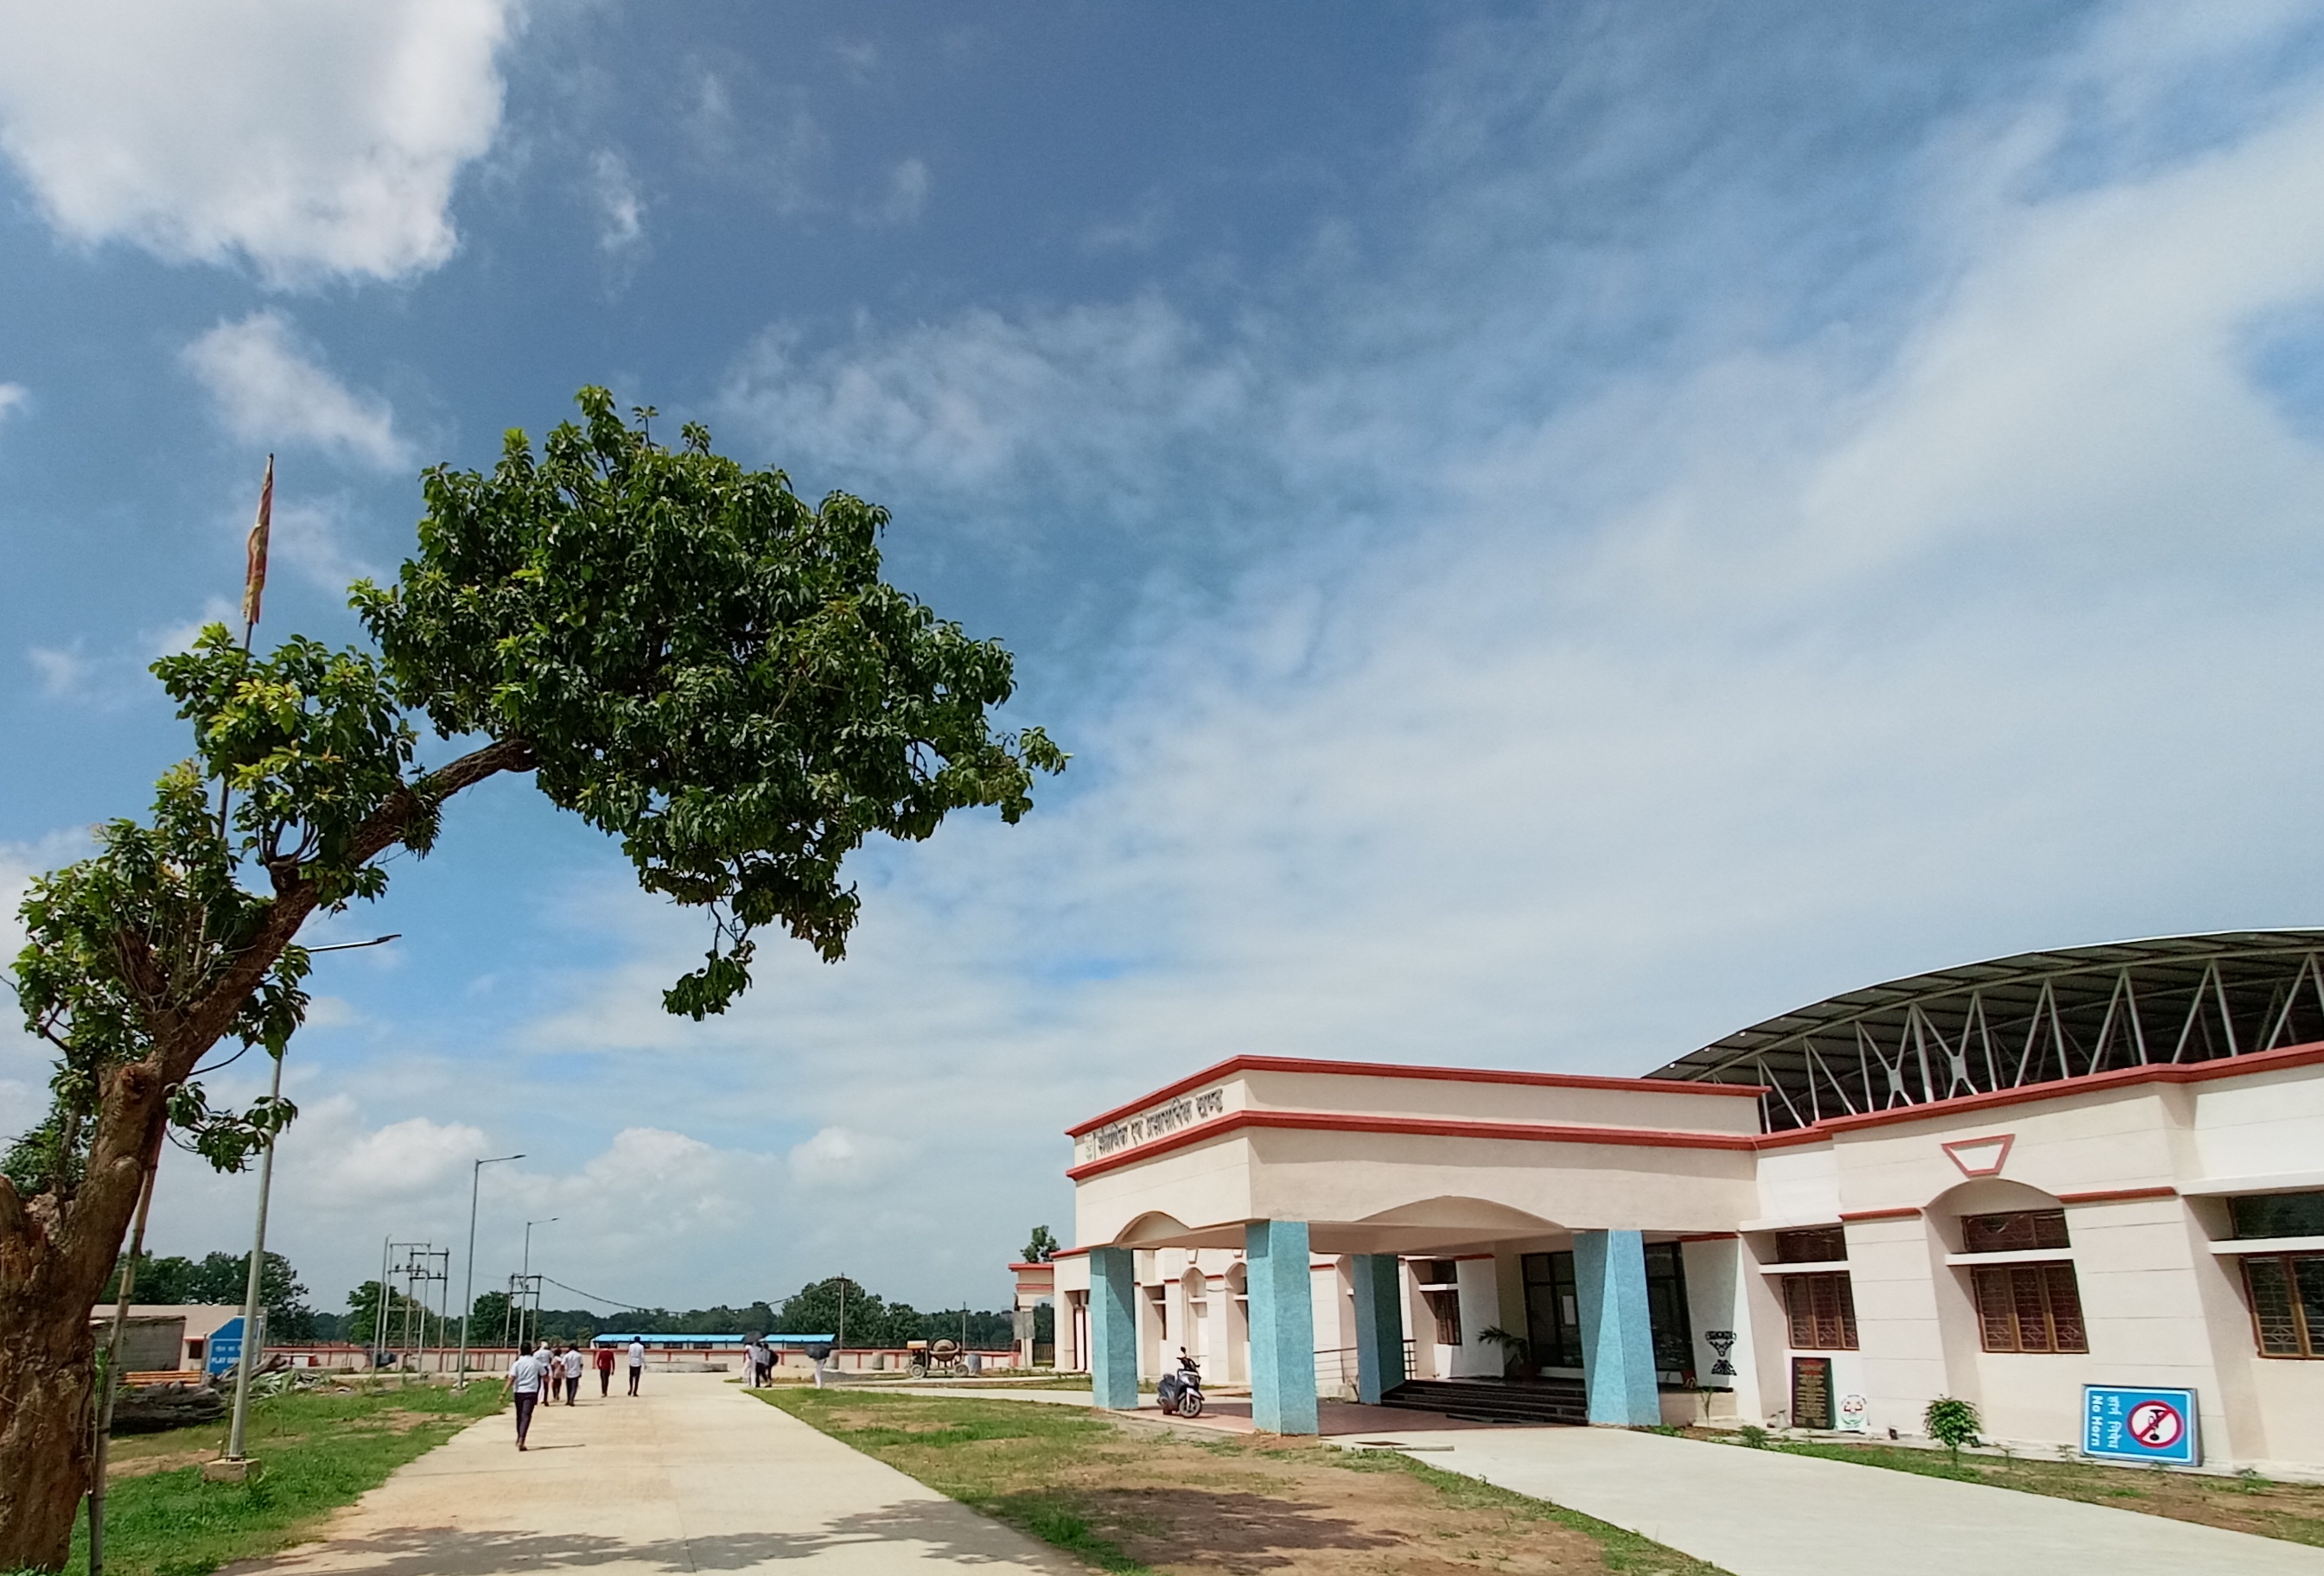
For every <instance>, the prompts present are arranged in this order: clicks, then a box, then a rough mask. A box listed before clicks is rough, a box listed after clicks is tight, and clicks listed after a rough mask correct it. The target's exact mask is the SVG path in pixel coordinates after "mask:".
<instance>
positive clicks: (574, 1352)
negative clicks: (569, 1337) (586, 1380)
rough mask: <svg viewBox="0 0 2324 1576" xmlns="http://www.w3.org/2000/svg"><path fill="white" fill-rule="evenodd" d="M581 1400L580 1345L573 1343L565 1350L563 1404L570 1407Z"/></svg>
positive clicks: (577, 1342) (576, 1342)
mask: <svg viewBox="0 0 2324 1576" xmlns="http://www.w3.org/2000/svg"><path fill="white" fill-rule="evenodd" d="M580 1398H581V1343H580V1342H579V1341H575V1342H574V1343H573V1344H572V1345H570V1346H568V1347H567V1348H566V1349H565V1404H566V1405H567V1406H570V1405H573V1404H574V1403H575V1402H576V1401H578V1400H580Z"/></svg>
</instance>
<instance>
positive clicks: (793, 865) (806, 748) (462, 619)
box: [0, 389, 1066, 1198]
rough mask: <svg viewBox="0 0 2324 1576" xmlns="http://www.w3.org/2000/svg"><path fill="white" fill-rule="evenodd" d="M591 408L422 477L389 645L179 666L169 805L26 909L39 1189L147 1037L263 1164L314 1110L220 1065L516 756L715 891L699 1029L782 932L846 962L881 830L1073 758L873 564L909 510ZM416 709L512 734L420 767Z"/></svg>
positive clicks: (79, 1168)
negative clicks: (344, 927)
mask: <svg viewBox="0 0 2324 1576" xmlns="http://www.w3.org/2000/svg"><path fill="white" fill-rule="evenodd" d="M579 403H580V405H581V408H582V410H583V413H584V421H583V423H582V424H580V425H577V426H576V425H573V424H567V425H563V426H559V427H558V428H557V429H555V430H554V431H552V432H551V433H550V434H549V438H548V440H547V442H546V445H545V446H544V449H543V452H542V454H541V455H540V456H539V457H538V458H536V456H534V454H533V453H532V450H531V448H530V445H529V444H528V442H527V441H526V439H525V438H524V436H523V434H521V433H519V432H512V433H511V434H510V435H509V437H508V442H507V446H506V448H505V451H504V453H503V457H502V460H501V462H500V464H499V465H498V466H497V467H495V468H494V470H493V472H492V474H491V475H480V474H477V473H475V472H455V471H452V470H450V469H448V468H446V467H441V466H439V467H438V468H436V469H435V470H432V471H430V472H429V474H428V475H427V476H426V478H425V481H424V491H425V498H426V502H427V515H426V518H425V519H423V520H422V521H421V522H420V543H419V553H418V556H417V557H416V558H412V559H410V560H409V561H407V562H406V563H405V564H404V565H403V566H402V568H401V573H400V574H399V576H397V578H396V580H395V582H394V584H393V585H391V586H388V587H385V588H382V587H379V586H376V585H371V584H370V583H368V582H365V583H363V584H361V585H357V586H355V588H354V589H353V598H354V603H355V607H356V609H357V611H358V612H359V613H361V615H362V617H363V620H364V623H365V625H366V626H367V627H368V628H369V630H370V631H371V632H372V634H373V635H374V637H375V638H376V640H377V641H378V642H379V646H380V650H381V653H382V654H381V655H378V656H374V655H373V654H372V653H370V652H366V651H364V650H355V649H347V650H332V649H330V648H327V647H326V646H324V645H322V644H320V643H319V642H317V641H311V640H309V639H307V638H305V637H303V636H296V635H294V636H292V637H291V638H290V639H288V640H286V641H283V642H282V643H281V645H280V646H278V647H276V648H275V649H274V650H272V651H263V652H257V653H253V652H249V651H245V650H243V648H242V646H241V644H239V643H238V642H236V641H235V640H234V639H233V637H232V636H230V635H229V634H228V632H227V631H226V629H225V628H224V627H222V626H220V625H216V624H213V625H210V626H208V627H207V628H206V629H204V630H203V631H202V632H201V634H200V636H199V637H198V639H197V640H196V641H195V642H194V644H193V647H192V649H191V650H187V651H184V652H181V653H179V654H177V655H173V656H170V657H165V658H163V659H161V661H159V662H157V663H155V664H154V666H153V671H154V673H155V674H156V675H157V676H158V677H160V679H161V684H162V687H163V688H164V689H165V690H167V692H168V693H169V695H170V696H171V699H172V700H173V701H175V702H176V703H177V706H178V714H179V715H180V717H181V718H183V719H185V720H186V721H187V722H189V723H191V724H192V729H193V743H194V756H193V758H192V759H191V760H186V761H182V762H180V764H178V765H177V766H174V767H172V768H171V770H169V771H167V772H166V773H164V774H163V776H162V777H161V781H160V783H159V785H158V787H157V789H156V794H155V798H154V801H153V809H152V816H151V818H150V821H148V822H143V823H141V822H138V821H134V820H129V819H119V820H115V821H112V822H109V823H107V824H106V825H103V826H101V827H99V828H97V833H96V837H97V852H96V853H94V854H92V855H91V856H90V857H89V858H88V859H84V860H81V861H78V862H75V863H73V864H71V865H69V866H67V867H65V868H64V869H62V870H60V871H54V872H52V873H51V874H49V875H47V876H44V877H42V878H41V879H39V880H35V881H34V882H32V885H31V887H30V889H29V890H28V893H27V896H26V897H25V899H24V900H23V906H22V909H21V912H22V916H23V921H24V928H25V932H26V938H27V939H26V945H24V947H23V951H22V952H21V953H20V954H18V956H17V958H16V959H15V963H14V986H15V989H16V992H17V996H18V999H19V1001H20V1003H21V1005H22V1007H23V1012H24V1017H25V1021H26V1023H27V1025H28V1026H29V1027H30V1028H32V1031H33V1032H34V1033H35V1034H38V1035H40V1036H42V1037H44V1038H45V1039H46V1040H48V1041H49V1043H50V1044H51V1046H52V1047H53V1048H54V1050H55V1051H56V1052H57V1054H58V1060H57V1064H56V1073H55V1075H54V1077H53V1079H52V1080H51V1088H52V1090H53V1092H54V1097H55V1103H54V1106H53V1109H52V1110H51V1112H50V1114H49V1116H48V1118H47V1119H46V1120H44V1121H43V1122H42V1124H41V1125H40V1126H39V1127H36V1128H34V1129H32V1130H31V1131H30V1132H27V1133H25V1134H23V1136H22V1137H20V1138H18V1139H17V1140H16V1141H15V1142H14V1144H13V1145H12V1146H11V1147H10V1148H9V1149H8V1151H7V1154H6V1156H5V1161H0V1171H5V1175H7V1177H8V1178H9V1180H10V1182H11V1183H12V1184H14V1186H15V1188H16V1190H17V1192H18V1193H20V1194H40V1193H49V1194H56V1195H57V1196H59V1197H60V1198H69V1197H70V1196H71V1195H72V1194H73V1193H74V1191H75V1189H76V1188H77V1187H78V1186H79V1185H80V1183H81V1180H82V1172H83V1168H84V1166H85V1164H86V1162H87V1159H88V1156H89V1155H90V1154H91V1153H92V1150H91V1144H92V1142H93V1136H92V1133H91V1130H90V1129H91V1127H92V1125H93V1124H97V1122H98V1119H99V1116H100V1112H101V1110H102V1109H103V1108H104V1105H105V1101H106V1099H107V1098H108V1093H107V1092H108V1091H113V1095H112V1096H111V1097H112V1098H115V1099H116V1101H117V1102H118V1101H121V1100H122V1098H123V1097H121V1096H120V1095H119V1092H118V1090H117V1089H116V1088H115V1082H114V1081H113V1080H111V1079H110V1078H109V1074H110V1072H111V1070H112V1069H114V1068H116V1067H119V1066H122V1065H124V1064H134V1063H143V1062H147V1061H148V1060H149V1058H150V1059H151V1065H152V1071H153V1072H154V1073H155V1074H158V1075H159V1082H158V1083H152V1084H149V1085H148V1086H147V1087H148V1088H149V1089H163V1090H166V1091H167V1099H168V1111H169V1120H170V1122H171V1125H172V1127H174V1128H175V1129H177V1130H178V1131H179V1132H180V1134H181V1135H183V1138H184V1141H185V1142H186V1143H187V1144H188V1145H189V1147H192V1148H195V1149H196V1150H198V1152H200V1153H201V1154H202V1155H203V1156H204V1157H207V1158H208V1160H209V1161H210V1162H211V1164H212V1165H214V1166H217V1167H218V1168H219V1169H221V1170H229V1171H230V1170H236V1169H239V1168H241V1167H242V1166H244V1164H246V1163H247V1161H248V1160H249V1159H250V1158H251V1157H253V1156H254V1154H255V1153H256V1152H257V1151H258V1150H259V1149H260V1148H262V1147H263V1146H264V1144H265V1143H266V1141H267V1139H268V1138H270V1137H271V1136H272V1134H274V1133H275V1132H277V1131H279V1130H280V1129H281V1128H282V1126H283V1125H284V1124H285V1123H287V1122H288V1121H290V1120H291V1119H292V1117H293V1116H295V1114H296V1111H295V1109H294V1108H293V1107H292V1106H291V1104H290V1102H289V1101H281V1100H261V1101H257V1102H256V1103H254V1105H252V1106H251V1107H250V1108H249V1109H247V1110H245V1111H212V1110H211V1109H210V1108H209V1106H208V1101H207V1099H206V1097H205V1095H204V1093H203V1090H202V1085H201V1083H200V1082H199V1080H198V1071H199V1070H198V1069H197V1068H196V1067H195V1066H194V1061H195V1059H196V1058H197V1057H198V1056H199V1055H202V1054H204V1053H206V1052H207V1051H208V1048H209V1046H211V1045H213V1044H214V1043H216V1042H217V1040H218V1039H220V1038H223V1037H233V1038H235V1039H237V1040H239V1041H240V1042H241V1043H242V1045H243V1046H244V1047H250V1046H257V1047H261V1048H263V1049H264V1050H266V1051H267V1052H268V1053H269V1054H270V1055H277V1056H279V1055H281V1054H282V1052H283V1050H284V1048H285V1046H287V1045H288V1044H289V1042H290V1039H291V1036H292V1034H293V1033H294V1032H295V1031H296V1030H297V1028H299V1026H300V1023H301V1022H302V1021H303V1019H304V1018H305V1014H306V1009H307V1004H308V998H307V994H306V991H305V989H304V982H305V980H306V978H307V975H308V972H309V955H308V954H307V952H306V951H305V950H304V949H302V948H301V947H300V946H299V945H297V944H296V941H295V937H296V935H297V934H298V931H299V928H300V925H301V924H302V923H303V922H304V920H305V918H306V917H308V916H309V914H310V913H312V912H313V911H315V910H316V909H318V908H319V909H322V910H324V911H336V910H338V909H341V908H345V907H346V905H347V904H349V903H351V902H353V901H355V900H357V899H375V898H377V897H379V896H380V895H381V894H382V893H383V891H384V890H385V889H386V885H387V880H388V871H387V867H386V865H385V864H384V862H383V860H384V859H385V858H386V857H387V856H389V855H391V854H392V853H395V852H396V851H398V850H401V851H408V852H409V853H413V854H424V853H427V852H428V850H429V848H430V847H432V846H433V844H434V843H435V839H436V834H437V830H438V822H439V819H440V814H441V808H442V805H443V803H444V801H445V799H446V798H447V797H449V796H450V795H451V794H453V793H456V792H457V791H459V790H460V789H461V788H465V787H467V786H470V785H471V784H473V783H475V782H478V781H481V780H483V779H484V778H486V777H489V776H492V775H493V774H494V773H496V772H500V771H526V770H533V771H536V772H537V780H538V783H539V787H540V788H541V789H542V791H543V792H545V793H546V794H547V795H548V796H549V798H550V799H551V800H553V801H554V802H555V803H557V804H558V805H559V806H563V807H565V808H567V809H570V810H573V811H575V812H576V813H577V814H579V815H581V816H583V817H584V818H586V820H588V821H589V822H590V824H591V825H595V826H597V827H600V828H602V829H603V830H604V831H606V832H608V833H610V834H613V835H614V836H616V837H618V838H619V839H620V840H621V843H622V849H623V852H624V853H626V854H627V855H628V856H629V857H630V859H631V860H632V862H633V863H634V864H635V866H636V868H637V871H638V877H639V880H640V881H641V883H642V884H643V885H644V886H645V887H646V888H647V889H650V890H653V891H658V892H661V893H664V894H666V895H668V896H669V898H671V899H673V900H674V901H676V902H678V903H679V904H681V905H685V906H687V907H695V908H705V909H707V910H708V911H709V912H710V914H711V916H712V918H713V921H714V923H713V934H712V941H711V945H710V949H709V954H708V957H707V959H706V960H705V963H704V966H703V967H702V968H700V969H697V970H696V971H694V972H692V973H689V974H687V976H686V977H685V978H683V979H681V980H680V981H678V982H677V984H676V985H674V986H673V987H672V988H671V989H670V990H669V991H667V992H666V993H665V997H664V1005H665V1006H666V1007H667V1008H668V1009H669V1010H670V1011H672V1012H677V1013H684V1014H686V1015H687V1016H690V1017H693V1018H702V1017H703V1016H705V1014H707V1013H712V1012H717V1011H721V1010H723V1009H724V1008H725V1007H726V1005H727V1004H728V1003H729V1002H731V1001H732V1000H733V998H734V996H735V995H736V994H737V993H738V992H740V991H742V990H743V989H744V988H745V987H746V986H747V985H748V983H749V982H750V964H751V961H752V954H753V941H752V935H753V933H754V932H755V931H757V930H758V929H760V928H761V927H764V926H770V925H780V926H783V927H785V928H786V929H788V931H789V933H790V934H791V935H795V936H797V937H798V938H800V939H802V940H805V941H807V942H808V943H809V944H811V945H814V946H815V948H816V950H817V951H818V952H819V953H820V954H822V955H823V956H824V957H825V958H826V959H836V958H838V957H839V956H841V955H842V954H843V953H844V949H845V945H846V940H847V936H848V934H849V932H850V929H851V928H852V926H853V923H854V920H855V916H856V910H857V907H858V903H857V898H856V895H855V891H854V889H853V886H852V885H851V884H848V883H847V882H845V881H844V880H843V879H842V875H841V865H842V862H843V861H844V859H845V858H846V856H847V855H848V854H849V853H853V851H854V850H855V849H856V848H858V847H860V846H861V845H862V842H863V840H864V839H865V838H866V837H868V836H871V835H872V834H884V835H886V836H889V837H892V838H898V839H903V840H917V839H921V838H926V837H927V836H928V835H930V834H932V833H933V832H934V831H935V830H936V826H937V825H938V824H939V823H940V822H941V821H942V820H943V819H944V817H945V816H946V815H947V814H949V813H950V812H952V811H954V810H957V809H964V808H968V807H971V806H991V807H995V808H997V809H999V811H1000V812H1001V816H1002V818H1003V819H1004V820H1007V821H1011V822H1013V821H1015V820H1016V819H1018V817H1019V816H1022V815H1023V814H1024V812H1025V811H1026V810H1027V809H1028V807H1029V806H1030V803H1031V800H1030V797H1029V796H1030V790H1031V784H1032V779H1033V777H1034V774H1035V773H1037V772H1041V771H1056V770H1061V769H1062V768H1063V767H1064V765H1065V759H1066V758H1065V754H1064V753H1063V752H1062V751H1059V750H1058V749H1057V748H1056V745H1055V744H1053V743H1051V742H1050V741H1049V740H1048V739H1047V737H1046V736H1045V735H1044V734H1043V733H1041V732H1040V731H1039V730H1038V729H1028V730H1027V731H1025V732H1024V733H1018V734H1012V733H1003V732H1000V731H997V730H996V729H995V728H994V727H993V725H992V722H991V715H990V713H991V708H993V707H996V706H998V705H1001V704H1002V703H1003V702H1005V701H1006V700H1007V699H1008V698H1009V696H1010V691H1011V688H1012V686H1013V677H1012V674H1011V663H1010V656H1009V654H1008V652H1007V651H1006V650H1003V649H1002V648H1001V646H1000V645H999V644H998V643H996V642H993V641H974V640H971V639H969V638H968V637H967V636H966V635H965V634H964V633H963V632H962V631H961V630H960V628H959V626H958V625H956V624H954V623H950V622H945V621H942V620H939V619H938V618H936V615H935V614H934V613H931V612H930V611H929V610H928V609H927V607H925V606H923V605H922V604H920V603H919V602H918V601H917V600H915V599H914V598H912V597H911V596H909V595H908V594H905V593H903V592H901V591H899V590H897V589H896V588H895V587H893V586H891V585H888V584H886V583H885V582H884V581H883V580H881V577H880V554H879V551H878V548H877V546H876V540H877V538H878V535H879V532H880V530H881V528H882V527H883V526H884V525H885V523H886V521H887V516H886V514H885V513H884V512H882V511H881V510H879V509H877V508H875V507H873V506H872V505H870V504H868V503H864V502H861V501H860V500H857V499H854V498H851V497H848V496H847V495H845V494H844V493H834V494H833V495H832V496H830V497H829V498H826V499H825V500H824V502H822V503H821V504H819V505H816V506H814V507H809V506H808V505H807V504H806V503H804V502H801V501H800V500H799V499H798V497H797V496H795V495H794V494H793V493H791V491H790V487H789V484H788V481H787V480H786V479H785V478H784V477H783V475H782V474H781V473H779V472H776V471H756V472H753V471H746V470H744V469H743V468H742V466H741V465H737V464H736V463H735V462H734V461H733V460H730V459H726V458H724V457H722V456H718V455H715V454H714V453H712V452H711V450H710V440H709V435H708V434H707V433H706V432H705V431H703V430H702V429H700V428H698V427H688V428H687V429H686V440H685V443H684V446H683V447H681V448H679V449H678V450H675V451H673V450H670V449H667V448H664V447H660V446H659V445H657V444H655V443H654V442H652V441H651V439H650V436H649V434H648V431H647V428H646V423H645V420H644V418H645V417H647V416H649V415H650V412H647V411H641V412H640V413H639V414H640V417H641V419H640V422H639V424H638V426H637V427H635V428H632V427H630V426H629V425H627V424H626V423H625V422H623V421H622V419H621V418H620V417H619V416H618V415H617V414H616V413H615V410H614V407H613V399H612V396H611V395H609V394H607V393H606V392H604V391H603V390H601V389H585V390H583V391H582V392H581V394H580V395H579ZM413 711H417V712H419V713H421V714H425V715H426V717H427V718H428V720H429V722H430V723H432V724H433V725H434V727H435V730H436V732H437V733H438V735H440V736H441V737H444V738H447V739H451V738H456V737H457V738H462V739H465V740H470V741H473V739H474V737H475V736H476V735H484V736H485V737H487V738H488V739H489V740H490V741H491V742H490V743H488V744H485V745H484V746H483V747H482V748H478V749H475V750H473V751H471V752H470V753H469V754H467V755H466V756H463V757H460V758H459V759H457V760H454V761H451V762H449V763H448V764H447V765H445V766H443V767H440V768H438V769H436V770H432V771H423V770H420V767H419V765H418V762H417V751H418V738H419V735H418V733H417V731H416V729H415V728H414V726H413V724H412V722H411V720H410V713H411V712H413ZM221 796H223V797H224V798H225V801H226V803H225V806H221V803H220V799H221ZM157 1053H158V1055H157ZM125 1109H126V1107H125V1106H124V1110H125ZM137 1120H138V1123H139V1126H140V1129H141V1130H142V1126H143V1117H142V1115H141V1116H140V1117H139V1118H138V1119H137ZM108 1130H110V1129H108ZM131 1141H132V1142H133V1143H134V1141H135V1140H134V1138H132V1139H131Z"/></svg>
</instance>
